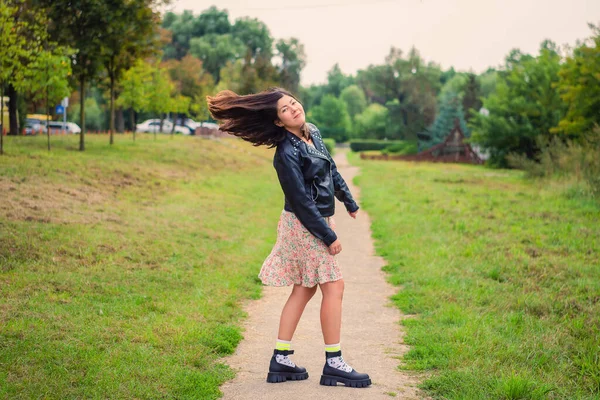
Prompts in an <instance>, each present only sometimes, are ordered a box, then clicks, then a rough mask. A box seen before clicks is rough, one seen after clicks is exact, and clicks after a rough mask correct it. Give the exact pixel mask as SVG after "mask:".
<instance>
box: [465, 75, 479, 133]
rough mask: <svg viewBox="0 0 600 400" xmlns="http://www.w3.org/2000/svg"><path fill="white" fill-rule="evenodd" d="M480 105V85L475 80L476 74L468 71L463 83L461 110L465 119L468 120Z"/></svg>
mask: <svg viewBox="0 0 600 400" xmlns="http://www.w3.org/2000/svg"><path fill="white" fill-rule="evenodd" d="M481 105H482V102H481V87H480V86H479V82H478V81H477V76H476V75H475V74H472V73H469V74H468V75H467V82H466V84H465V88H464V95H463V98H462V106H463V110H464V111H465V113H464V116H465V121H467V122H469V121H470V120H471V118H472V117H473V115H474V113H476V112H478V111H479V109H480V108H481Z"/></svg>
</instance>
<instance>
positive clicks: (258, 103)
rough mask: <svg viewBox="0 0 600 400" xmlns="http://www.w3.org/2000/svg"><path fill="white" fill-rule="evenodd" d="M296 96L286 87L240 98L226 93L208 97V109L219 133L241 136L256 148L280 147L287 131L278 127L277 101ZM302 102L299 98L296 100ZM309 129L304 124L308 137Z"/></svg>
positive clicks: (222, 92)
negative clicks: (216, 121) (284, 97)
mask: <svg viewBox="0 0 600 400" xmlns="http://www.w3.org/2000/svg"><path fill="white" fill-rule="evenodd" d="M285 95H287V96H290V97H293V98H295V99H296V97H295V96H294V95H292V94H291V93H289V92H288V91H287V90H285V89H282V88H277V87H276V88H270V89H268V90H265V91H263V92H260V93H256V94H249V95H245V96H240V95H238V94H236V93H234V92H232V91H231V90H223V91H221V92H219V93H217V95H216V96H213V97H211V96H207V97H206V99H207V100H208V110H209V111H210V113H211V115H212V117H213V118H214V119H216V120H218V121H219V122H220V125H221V126H220V127H219V130H221V131H224V132H227V133H229V134H232V135H235V136H237V137H240V138H242V139H244V140H246V141H248V142H251V143H252V144H254V146H260V145H266V146H268V147H269V148H271V147H275V146H277V144H278V143H279V142H281V141H282V140H283V139H284V138H285V132H286V129H285V128H283V127H279V126H277V125H275V121H276V120H277V119H278V116H277V102H278V101H279V99H281V98H282V97H283V96H285ZM296 100H298V99H296ZM307 131H308V127H307V126H306V124H304V128H303V132H304V134H305V135H306V134H307Z"/></svg>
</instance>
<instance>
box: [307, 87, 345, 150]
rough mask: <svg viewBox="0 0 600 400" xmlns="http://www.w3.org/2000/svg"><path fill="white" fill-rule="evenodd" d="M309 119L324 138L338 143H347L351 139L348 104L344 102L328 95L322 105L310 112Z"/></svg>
mask: <svg viewBox="0 0 600 400" xmlns="http://www.w3.org/2000/svg"><path fill="white" fill-rule="evenodd" d="M308 117H309V119H311V120H312V121H314V123H315V124H316V125H317V127H318V128H319V130H320V131H321V133H322V134H323V136H325V137H328V138H332V139H335V141H336V142H345V141H346V140H348V139H349V136H350V135H349V133H350V126H351V122H350V115H348V110H347V109H346V103H344V102H343V101H342V100H340V99H338V98H336V97H333V96H332V95H327V96H325V97H324V98H323V101H321V104H320V105H318V106H315V107H313V108H312V109H311V110H310V112H309V114H308Z"/></svg>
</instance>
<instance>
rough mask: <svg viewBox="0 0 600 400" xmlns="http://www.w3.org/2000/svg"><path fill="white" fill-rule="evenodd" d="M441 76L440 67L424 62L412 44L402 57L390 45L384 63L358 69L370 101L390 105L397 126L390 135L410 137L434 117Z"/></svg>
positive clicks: (360, 84) (358, 76)
mask: <svg viewBox="0 0 600 400" xmlns="http://www.w3.org/2000/svg"><path fill="white" fill-rule="evenodd" d="M440 76H441V69H440V67H439V66H438V65H436V64H434V63H426V62H425V61H424V60H423V59H422V58H421V56H420V54H419V52H418V51H417V50H416V49H415V48H412V49H411V50H410V52H409V53H408V54H407V55H406V57H404V54H403V52H402V51H401V50H400V49H396V48H394V47H392V49H391V50H390V53H389V55H388V56H387V57H386V60H385V64H384V65H377V66H369V67H368V68H367V69H366V70H362V71H359V72H358V74H357V81H358V84H359V86H361V87H362V89H363V90H364V91H365V94H366V95H367V97H368V98H369V100H370V101H372V102H377V103H380V104H385V105H389V107H388V109H389V111H390V114H389V115H390V118H391V119H392V120H393V121H394V122H395V123H394V126H395V127H396V130H397V131H396V132H391V133H392V135H393V136H399V137H402V138H405V139H412V138H415V137H416V135H417V133H419V132H421V131H422V130H423V129H425V127H426V126H428V125H430V124H431V123H432V122H433V120H434V118H435V112H436V96H437V93H438V91H439V88H440V85H441V84H440ZM394 100H395V101H394Z"/></svg>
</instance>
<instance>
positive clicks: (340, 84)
mask: <svg viewBox="0 0 600 400" xmlns="http://www.w3.org/2000/svg"><path fill="white" fill-rule="evenodd" d="M353 83H354V82H353V79H352V77H351V76H348V75H345V74H344V73H343V72H342V70H341V68H340V65H339V64H338V63H335V65H334V66H333V67H332V68H331V69H330V70H329V71H328V72H327V85H326V88H325V93H326V94H329V95H331V96H334V97H340V95H341V94H342V91H343V90H344V89H345V88H347V87H348V86H350V85H352V84H353Z"/></svg>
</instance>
